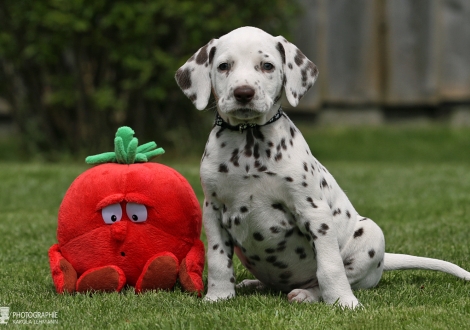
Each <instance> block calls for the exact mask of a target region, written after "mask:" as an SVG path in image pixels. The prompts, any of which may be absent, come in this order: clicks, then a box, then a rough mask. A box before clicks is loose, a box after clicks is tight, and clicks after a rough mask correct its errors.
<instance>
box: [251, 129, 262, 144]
mask: <svg viewBox="0 0 470 330" xmlns="http://www.w3.org/2000/svg"><path fill="white" fill-rule="evenodd" d="M252 130H253V136H254V138H255V139H257V140H260V141H264V135H263V133H262V132H261V130H260V129H259V127H253V128H252Z"/></svg>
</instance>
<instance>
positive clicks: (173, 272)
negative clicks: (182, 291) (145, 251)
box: [135, 252, 178, 293]
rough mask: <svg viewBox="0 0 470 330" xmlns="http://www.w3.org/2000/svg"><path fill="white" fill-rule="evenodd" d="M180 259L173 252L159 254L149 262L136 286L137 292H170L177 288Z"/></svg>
mask: <svg viewBox="0 0 470 330" xmlns="http://www.w3.org/2000/svg"><path fill="white" fill-rule="evenodd" d="M177 275H178V259H177V258H176V257H175V255H174V254H173V253H171V252H162V253H159V254H157V255H155V256H153V257H152V258H150V259H149V261H147V263H146V264H145V266H144V269H143V271H142V274H140V276H139V279H138V280H137V283H136V285H135V292H136V293H140V292H142V291H145V290H169V289H171V288H173V287H174V286H175V283H176V277H177Z"/></svg>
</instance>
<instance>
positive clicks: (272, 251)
mask: <svg viewBox="0 0 470 330" xmlns="http://www.w3.org/2000/svg"><path fill="white" fill-rule="evenodd" d="M264 252H266V253H274V252H276V250H275V249H273V248H269V249H266V250H264Z"/></svg>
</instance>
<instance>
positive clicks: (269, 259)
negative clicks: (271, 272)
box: [266, 256, 277, 263]
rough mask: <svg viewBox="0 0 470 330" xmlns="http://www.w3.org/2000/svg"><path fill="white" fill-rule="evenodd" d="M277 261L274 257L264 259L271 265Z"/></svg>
mask: <svg viewBox="0 0 470 330" xmlns="http://www.w3.org/2000/svg"><path fill="white" fill-rule="evenodd" d="M276 260H277V257H276V256H269V257H267V258H266V261H267V262H269V263H273V262H275V261H276Z"/></svg>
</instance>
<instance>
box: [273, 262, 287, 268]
mask: <svg viewBox="0 0 470 330" xmlns="http://www.w3.org/2000/svg"><path fill="white" fill-rule="evenodd" d="M273 266H275V267H277V268H280V269H286V268H288V267H289V265H287V264H285V263H283V262H280V261H276V262H275V263H273Z"/></svg>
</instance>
